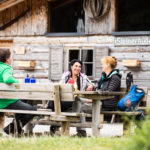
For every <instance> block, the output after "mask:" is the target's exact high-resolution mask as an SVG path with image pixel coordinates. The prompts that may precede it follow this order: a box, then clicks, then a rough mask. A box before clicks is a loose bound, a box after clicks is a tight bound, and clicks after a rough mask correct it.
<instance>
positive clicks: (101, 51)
mask: <svg viewBox="0 0 150 150" xmlns="http://www.w3.org/2000/svg"><path fill="white" fill-rule="evenodd" d="M94 50H95V78H100V76H101V65H100V64H101V59H102V57H104V56H108V55H109V49H108V47H95V48H94Z"/></svg>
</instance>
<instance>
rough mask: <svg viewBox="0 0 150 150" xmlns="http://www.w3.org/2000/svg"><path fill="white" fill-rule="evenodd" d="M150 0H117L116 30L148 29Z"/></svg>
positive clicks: (149, 25)
mask: <svg viewBox="0 0 150 150" xmlns="http://www.w3.org/2000/svg"><path fill="white" fill-rule="evenodd" d="M149 30H150V0H118V31H149Z"/></svg>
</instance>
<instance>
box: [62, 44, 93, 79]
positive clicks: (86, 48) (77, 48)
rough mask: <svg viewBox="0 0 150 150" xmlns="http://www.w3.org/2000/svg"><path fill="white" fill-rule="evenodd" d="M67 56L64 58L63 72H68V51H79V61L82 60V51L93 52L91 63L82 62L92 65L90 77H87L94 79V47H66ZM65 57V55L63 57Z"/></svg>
mask: <svg viewBox="0 0 150 150" xmlns="http://www.w3.org/2000/svg"><path fill="white" fill-rule="evenodd" d="M66 50H67V56H66V64H67V65H66V66H65V68H64V69H65V70H69V51H70V50H79V51H80V52H79V55H80V56H79V57H80V60H81V58H82V56H81V55H82V50H92V51H93V61H92V62H82V63H83V64H92V66H93V68H92V76H88V78H89V79H94V78H95V59H94V58H95V49H94V47H91V46H84V47H67V48H66ZM64 56H65V55H64Z"/></svg>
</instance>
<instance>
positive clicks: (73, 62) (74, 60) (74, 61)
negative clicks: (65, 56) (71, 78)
mask: <svg viewBox="0 0 150 150" xmlns="http://www.w3.org/2000/svg"><path fill="white" fill-rule="evenodd" d="M76 62H78V63H79V64H80V65H81V67H82V61H81V60H78V59H73V60H71V62H70V66H73V65H74V64H75V63H76Z"/></svg>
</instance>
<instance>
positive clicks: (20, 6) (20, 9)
mask: <svg viewBox="0 0 150 150" xmlns="http://www.w3.org/2000/svg"><path fill="white" fill-rule="evenodd" d="M24 7H25V5H24V3H19V4H18V16H19V15H20V14H21V13H22V12H24ZM24 27H25V26H24V17H22V18H20V19H19V21H18V32H17V35H24V30H23V29H24Z"/></svg>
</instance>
